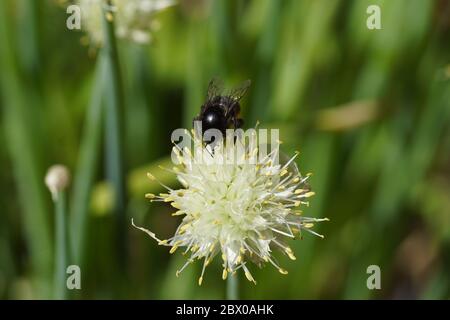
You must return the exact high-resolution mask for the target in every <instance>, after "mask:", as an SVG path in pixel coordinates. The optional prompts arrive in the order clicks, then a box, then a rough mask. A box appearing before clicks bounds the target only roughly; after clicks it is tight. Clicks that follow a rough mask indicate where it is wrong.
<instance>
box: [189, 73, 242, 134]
mask: <svg viewBox="0 0 450 320" xmlns="http://www.w3.org/2000/svg"><path fill="white" fill-rule="evenodd" d="M250 84H251V81H250V80H246V81H244V82H243V83H242V84H240V85H239V86H237V87H235V88H234V89H232V90H231V91H230V92H229V93H224V90H223V85H222V82H221V81H220V80H218V79H216V78H214V79H212V80H211V81H210V82H209V85H208V92H207V95H206V101H205V103H204V104H203V105H202V106H201V109H200V114H199V115H197V116H196V117H195V118H194V122H195V121H200V122H201V124H202V134H203V133H204V132H205V131H206V130H208V129H217V130H219V131H220V132H221V133H222V135H223V136H225V133H226V129H238V128H241V127H242V125H243V124H244V120H242V119H241V118H240V117H239V113H240V111H241V106H240V100H241V99H242V97H243V96H244V95H245V93H246V92H247V90H248V88H249V86H250Z"/></svg>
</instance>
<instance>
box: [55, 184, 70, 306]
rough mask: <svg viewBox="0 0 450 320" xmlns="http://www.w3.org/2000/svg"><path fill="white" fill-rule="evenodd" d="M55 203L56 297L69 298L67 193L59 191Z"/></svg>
mask: <svg viewBox="0 0 450 320" xmlns="http://www.w3.org/2000/svg"><path fill="white" fill-rule="evenodd" d="M54 203H55V241H56V249H55V280H54V286H55V287H54V294H55V299H58V300H64V299H66V298H67V286H66V268H67V259H68V243H67V242H68V241H67V223H66V195H65V193H64V191H61V192H58V194H57V197H56V199H54Z"/></svg>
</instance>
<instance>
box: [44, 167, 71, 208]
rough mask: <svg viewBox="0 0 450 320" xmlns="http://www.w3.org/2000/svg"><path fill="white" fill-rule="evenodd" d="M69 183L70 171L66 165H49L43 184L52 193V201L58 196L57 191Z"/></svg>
mask: <svg viewBox="0 0 450 320" xmlns="http://www.w3.org/2000/svg"><path fill="white" fill-rule="evenodd" d="M69 183H70V173H69V170H68V169H67V168H66V166H63V165H60V164H56V165H53V166H51V167H50V168H49V169H48V171H47V175H46V176H45V184H46V185H47V187H48V189H49V190H50V192H51V194H52V198H53V200H54V201H56V200H57V198H58V193H59V192H61V191H63V190H64V189H66V188H67V186H68V185H69Z"/></svg>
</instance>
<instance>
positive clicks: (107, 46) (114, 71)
mask: <svg viewBox="0 0 450 320" xmlns="http://www.w3.org/2000/svg"><path fill="white" fill-rule="evenodd" d="M112 8H113V4H112V2H111V0H108V1H106V5H104V6H103V29H104V34H105V43H104V46H103V48H102V56H101V58H102V59H105V60H106V76H105V78H104V80H105V81H104V88H103V89H104V98H105V102H106V105H105V121H106V123H105V146H106V158H105V160H106V176H107V180H108V181H109V182H110V184H111V187H112V189H113V192H114V199H115V204H114V215H115V220H116V223H115V225H116V238H117V239H116V240H117V249H118V257H117V258H118V266H119V269H122V267H123V264H124V262H125V255H126V254H125V248H126V245H125V234H126V232H125V230H124V227H125V223H124V222H125V207H126V204H125V201H126V197H125V184H124V160H123V158H122V155H123V154H124V153H123V141H122V137H123V134H122V131H123V121H122V119H123V116H122V114H123V109H124V98H123V89H122V88H123V86H122V76H121V72H120V63H119V53H118V50H117V43H116V37H115V26H114V12H113V10H112Z"/></svg>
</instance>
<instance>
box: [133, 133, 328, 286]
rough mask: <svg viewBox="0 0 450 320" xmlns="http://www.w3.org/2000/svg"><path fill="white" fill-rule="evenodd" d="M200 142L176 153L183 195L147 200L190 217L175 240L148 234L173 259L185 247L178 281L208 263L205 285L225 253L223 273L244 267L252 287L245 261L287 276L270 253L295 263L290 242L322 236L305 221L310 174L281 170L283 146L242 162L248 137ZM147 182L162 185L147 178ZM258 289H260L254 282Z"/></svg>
mask: <svg viewBox="0 0 450 320" xmlns="http://www.w3.org/2000/svg"><path fill="white" fill-rule="evenodd" d="M192 138H193V140H194V141H195V143H194V148H193V153H192V152H191V150H190V149H188V148H184V149H183V150H180V149H179V147H177V146H175V147H174V151H175V153H176V155H177V157H178V160H179V162H180V164H181V168H174V170H170V171H172V172H174V173H175V174H176V175H177V177H178V180H179V181H180V182H181V184H182V185H183V188H182V189H177V190H173V189H170V188H168V187H167V186H164V187H165V188H167V190H168V192H167V193H161V194H160V195H159V196H157V195H154V194H147V195H146V197H147V198H149V199H151V201H164V202H170V203H171V205H172V206H173V207H175V208H176V209H178V211H176V212H175V213H174V214H173V215H176V216H178V215H183V216H184V218H183V220H182V222H181V224H180V225H179V227H178V228H177V230H176V232H175V235H174V236H173V237H171V238H169V239H167V240H160V239H158V238H157V237H156V235H155V234H154V233H153V232H151V231H149V230H147V229H145V228H142V227H137V226H136V225H135V224H134V223H133V222H132V223H133V226H135V227H136V228H138V229H140V230H142V231H144V232H146V233H147V234H148V235H150V236H151V237H152V238H153V239H155V240H156V241H158V243H159V244H160V245H165V246H170V247H171V249H170V253H173V252H175V250H177V248H183V250H184V252H185V254H186V255H187V257H188V258H187V259H188V260H187V262H186V263H185V264H184V266H182V268H181V269H180V270H178V271H177V276H178V274H179V273H180V272H182V271H183V270H184V269H185V267H186V266H187V265H189V264H190V263H192V262H194V261H195V260H197V259H203V269H202V273H201V276H200V278H199V284H201V283H202V281H203V275H204V272H205V268H206V266H207V265H208V264H209V263H210V262H211V261H212V259H213V258H214V257H215V256H216V255H217V254H220V255H221V257H222V260H223V274H222V278H223V279H225V278H226V277H227V275H228V273H232V274H234V273H235V271H236V270H238V269H239V268H242V269H243V270H244V273H245V276H246V277H247V279H248V280H249V281H252V282H255V280H254V278H253V276H252V275H251V273H250V271H249V269H248V267H247V262H249V261H252V262H254V263H256V264H257V265H258V266H262V264H263V263H265V262H267V263H271V264H272V265H273V266H275V267H276V268H277V269H278V270H279V272H281V273H282V274H287V271H286V270H284V269H283V268H281V267H280V266H279V265H278V263H277V262H276V261H275V259H274V257H273V255H272V251H273V250H275V249H278V250H281V251H282V252H283V253H285V254H286V255H287V256H288V257H289V258H291V259H292V260H295V256H294V253H293V251H292V249H291V248H290V247H289V246H288V245H287V244H286V243H285V240H286V239H289V238H296V237H298V236H301V233H302V230H305V231H308V232H310V233H312V234H314V235H318V236H320V237H323V236H321V235H319V234H317V233H316V232H314V231H312V230H311V229H310V228H311V227H312V226H313V224H314V222H319V221H326V220H328V219H326V218H325V219H316V218H308V217H303V216H302V211H301V210H299V207H300V206H301V205H308V202H307V198H309V197H310V196H312V195H314V193H313V192H311V191H310V189H309V187H308V185H307V183H306V180H307V179H308V177H309V176H310V175H306V176H302V175H300V173H299V171H298V169H297V167H296V166H295V164H294V162H293V161H294V158H295V157H296V156H297V154H296V155H295V156H294V157H292V158H291V159H290V160H289V161H288V162H287V163H285V164H277V161H276V159H277V156H278V150H279V145H276V146H274V147H275V148H274V150H273V151H271V152H270V153H269V154H267V155H266V156H263V157H261V156H259V155H258V153H259V152H258V148H257V147H256V146H255V147H244V148H243V150H244V153H243V157H241V158H240V159H241V160H245V161H238V160H235V159H238V157H236V152H237V151H238V150H239V148H240V147H241V146H242V144H241V142H242V138H238V139H236V141H235V142H234V140H233V139H231V141H229V140H227V141H226V143H224V142H223V141H219V142H218V143H217V144H216V145H215V146H214V147H212V146H211V145H207V146H205V145H204V144H202V143H201V142H200V141H199V139H197V138H195V137H192ZM148 176H149V178H150V179H152V180H156V178H155V177H154V176H153V175H151V174H148ZM255 283H256V282H255Z"/></svg>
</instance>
